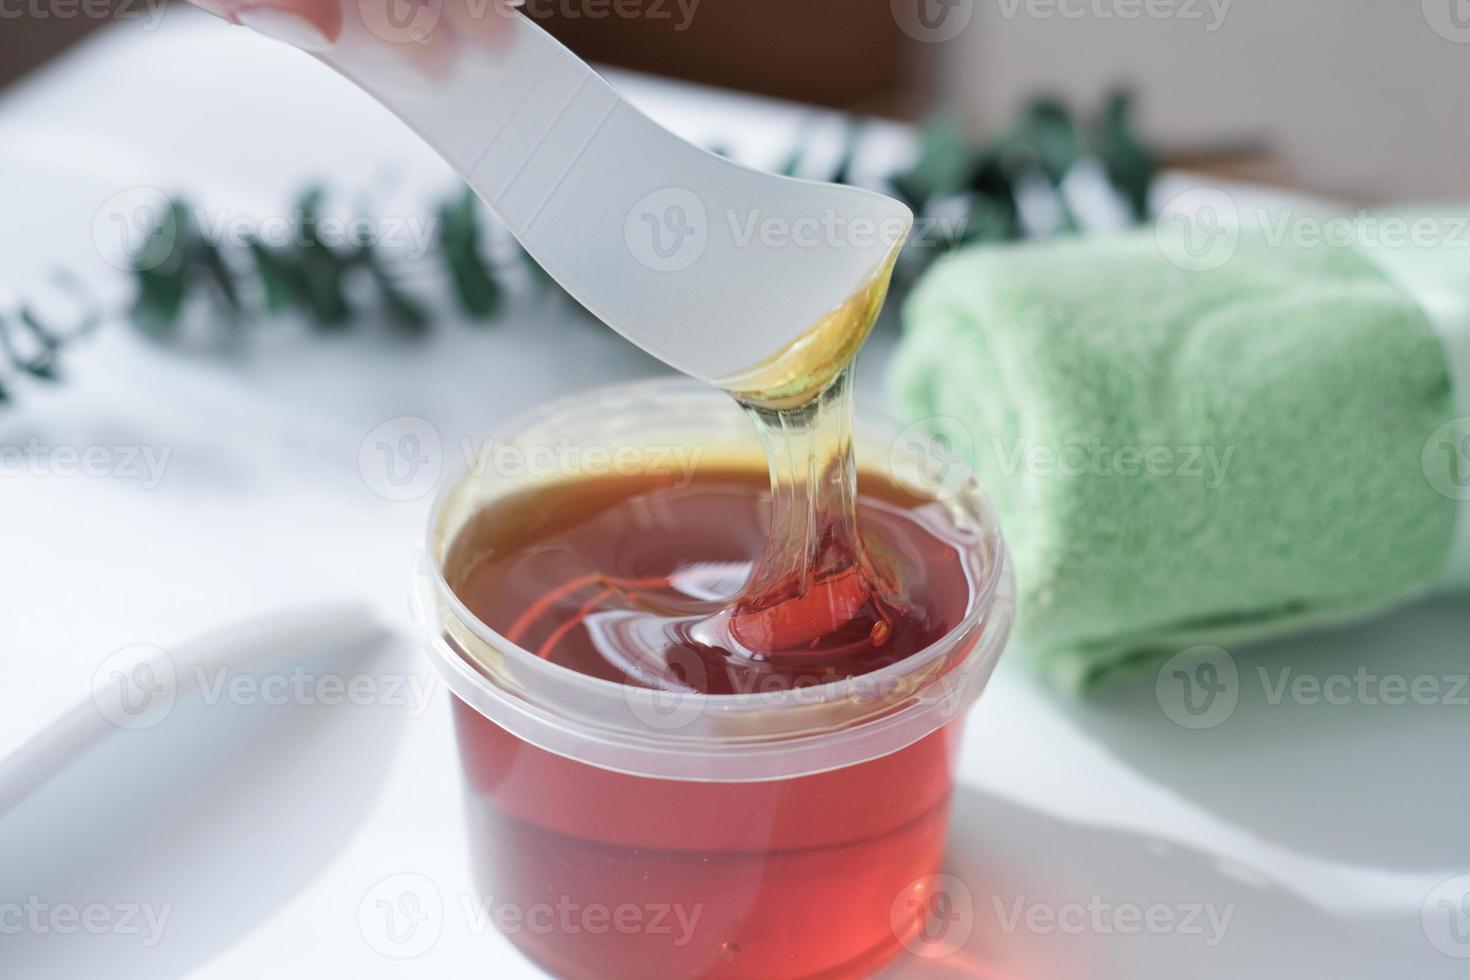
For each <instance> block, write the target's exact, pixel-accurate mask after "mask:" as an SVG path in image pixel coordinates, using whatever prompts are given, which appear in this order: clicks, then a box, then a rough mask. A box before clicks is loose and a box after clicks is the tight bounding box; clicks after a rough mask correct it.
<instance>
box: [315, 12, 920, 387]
mask: <svg viewBox="0 0 1470 980" xmlns="http://www.w3.org/2000/svg"><path fill="white" fill-rule="evenodd" d="M345 8H346V9H345V11H344V20H345V23H344V25H343V32H342V35H341V38H340V39H339V40H338V41H337V42H336V43H335V44H334V45H333V46H332V48H331V49H330V50H328V51H326V52H321V51H317V52H314V53H315V54H316V56H317V57H319V58H320V59H321V60H322V61H324V62H326V63H327V64H329V65H331V66H332V67H333V68H335V69H337V70H338V71H340V72H341V73H342V74H343V75H345V76H347V77H348V78H349V79H351V80H352V81H353V82H355V83H356V84H357V85H359V86H360V87H361V88H363V89H364V90H365V91H367V92H369V93H370V94H371V95H373V96H374V97H375V98H376V99H378V101H380V102H381V103H383V105H385V106H387V107H388V108H389V109H390V110H392V111H393V112H394V113H395V114H396V115H397V116H398V117H399V118H401V119H402V120H403V121H404V122H406V123H408V125H409V126H411V127H412V128H413V129H414V130H415V131H417V132H418V133H419V135H420V136H422V137H423V138H424V139H425V140H427V141H428V143H429V144H430V145H431V146H433V147H434V149H435V150H437V151H438V152H439V153H440V154H441V155H442V156H443V157H444V158H445V159H446V160H448V161H449V163H450V164H451V165H453V167H454V168H455V169H456V170H457V171H459V173H461V174H462V175H463V176H464V177H465V179H466V180H467V181H468V182H469V184H470V186H471V187H473V188H474V189H475V191H476V193H478V194H479V196H480V197H481V198H483V199H484V200H485V202H486V203H487V204H488V205H489V206H490V207H491V209H493V210H494V212H495V214H496V215H497V216H498V217H499V218H500V219H501V220H503V221H504V222H505V224H506V225H507V226H508V227H509V228H510V230H511V231H512V232H513V233H514V234H515V236H516V238H518V239H519V240H520V241H521V243H522V245H524V246H525V248H526V249H527V251H529V252H530V253H531V255H532V256H534V257H535V258H536V260H537V261H538V262H540V263H541V265H543V266H544V267H545V268H546V270H547V271H548V272H549V273H550V274H551V275H552V276H553V277H555V279H556V280H557V282H559V283H560V284H561V285H562V286H563V287H564V288H565V289H566V290H567V291H568V292H569V293H571V294H572V295H573V296H575V297H576V298H577V299H578V300H579V301H580V302H581V303H583V304H584V305H585V306H586V307H587V308H588V309H590V310H591V311H592V312H593V313H595V314H596V315H597V316H598V317H600V318H601V319H602V320H603V321H605V322H606V323H607V324H608V325H609V326H611V327H612V328H613V329H614V330H617V331H618V332H619V333H621V334H622V335H623V336H624V337H627V338H628V339H629V340H631V341H632V342H633V343H635V344H637V345H638V346H640V347H642V348H643V349H644V350H646V351H648V352H649V353H650V354H652V355H654V356H655V357H657V358H659V359H660V360H662V361H664V362H666V363H668V364H669V365H671V366H673V367H675V368H677V369H679V370H681V371H683V372H685V373H687V374H690V375H693V376H694V377H696V378H699V379H701V380H705V381H711V382H716V383H718V382H719V381H720V380H721V379H725V378H729V377H731V376H733V375H736V374H738V373H740V372H742V371H744V370H746V369H748V368H750V367H752V366H753V365H755V364H758V363H760V362H762V361H765V360H766V359H767V358H769V357H770V356H771V355H773V354H775V353H777V352H778V351H781V350H782V349H784V348H785V347H786V346H787V345H789V344H790V343H791V342H792V341H794V340H795V339H796V338H797V337H799V336H801V335H802V334H803V333H804V332H805V331H806V330H807V329H808V328H810V327H811V326H812V325H814V324H815V323H816V322H817V321H818V320H820V319H821V318H822V317H823V316H825V315H826V314H828V313H830V312H832V311H833V310H834V309H836V308H837V307H838V306H839V305H840V304H841V303H842V302H843V301H844V300H846V299H847V298H848V297H849V296H851V295H852V294H853V293H854V292H856V291H857V290H858V289H860V288H861V287H862V286H863V285H865V284H866V283H867V282H868V280H869V279H870V278H871V277H872V276H873V274H874V273H875V272H877V271H878V270H879V269H880V268H881V266H882V264H883V263H884V261H885V260H886V259H887V257H888V255H889V253H890V251H891V250H892V248H893V246H894V245H895V243H897V242H898V241H901V240H902V239H903V237H904V236H906V235H907V233H908V230H909V227H910V225H911V223H912V220H913V216H912V214H911V213H910V212H909V210H908V208H906V207H905V206H904V205H902V204H900V203H899V202H897V201H895V200H892V199H891V198H888V197H884V196H883V195H881V194H876V193H872V192H870V191H865V190H861V189H858V188H853V187H844V186H839V185H835V184H820V183H813V182H810V181H803V180H794V179H790V178H786V177H778V176H774V175H771V174H766V173H762V172H760V171H756V170H751V169H749V168H747V167H743V166H740V165H739V164H735V163H732V162H730V161H729V160H726V159H724V158H723V157H720V156H718V155H716V154H713V153H710V152H708V151H706V150H704V149H701V148H700V147H697V146H694V145H692V144H690V143H688V142H686V141H684V140H683V139H680V138H679V137H677V136H675V135H674V134H672V133H670V132H669V131H667V130H665V129H664V128H662V127H661V126H659V125H657V124H656V123H654V122H653V121H652V120H651V119H649V118H648V117H647V116H645V115H643V114H642V113H641V112H639V111H638V110H637V109H635V108H633V106H631V105H630V104H629V103H628V102H627V101H626V100H625V99H623V97H622V96H621V95H619V94H618V92H617V91H616V90H615V89H613V87H612V86H611V85H609V84H608V83H607V82H606V81H605V80H604V79H603V78H602V77H601V76H599V75H598V74H597V73H596V72H595V71H593V70H592V69H591V68H590V67H588V66H587V64H586V63H584V62H583V61H582V60H581V59H579V58H578V57H577V56H576V55H574V54H572V53H571V52H570V51H568V50H567V49H566V48H565V47H564V46H562V45H561V44H560V43H559V42H557V41H556V40H555V39H553V38H552V37H551V36H550V35H548V34H547V33H546V32H545V31H543V30H541V28H539V27H537V26H536V25H535V24H534V23H532V22H531V21H530V20H528V19H527V18H525V17H524V16H522V15H520V14H518V13H516V12H514V11H499V12H497V11H496V10H495V9H492V8H491V7H489V6H487V7H486V9H485V10H484V11H483V16H485V17H494V18H502V19H503V22H502V23H497V24H496V25H495V27H496V31H495V33H496V40H497V41H498V42H499V43H495V44H490V45H483V44H473V43H468V42H466V41H464V40H463V39H453V38H451V39H450V41H451V42H452V43H439V44H436V45H434V46H433V47H432V48H431V47H429V46H428V45H415V44H414V43H413V42H412V41H407V40H400V41H398V42H397V43H395V42H393V41H389V40H385V36H394V34H395V32H397V33H398V34H399V35H400V36H402V37H405V38H406V37H407V35H406V34H404V33H403V32H402V31H400V30H399V29H398V28H390V29H385V24H386V22H385V24H378V23H376V22H375V21H374V19H373V18H371V17H368V18H367V19H365V18H364V15H363V14H361V13H359V11H361V10H364V9H366V8H365V7H363V6H360V5H359V4H357V3H353V2H348V3H347V4H346V5H345ZM432 40H442V39H435V38H431V41H432Z"/></svg>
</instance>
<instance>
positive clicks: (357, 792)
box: [0, 633, 411, 980]
mask: <svg viewBox="0 0 1470 980" xmlns="http://www.w3.org/2000/svg"><path fill="white" fill-rule="evenodd" d="M401 647H402V644H400V643H395V642H392V641H391V639H390V637H389V636H388V635H387V634H386V633H383V634H379V637H378V639H377V640H376V641H375V642H374V645H373V646H372V647H371V648H370V649H367V650H364V649H362V648H361V647H360V646H359V647H357V648H352V649H346V648H344V649H338V650H331V651H326V652H324V653H323V654H322V655H320V656H318V657H315V658H312V659H310V660H309V661H307V662H305V663H302V664H300V665H299V666H301V667H302V668H303V670H304V671H305V672H306V673H307V676H308V677H313V678H320V677H325V676H340V677H343V678H350V677H358V676H362V675H370V676H376V677H394V676H399V675H401V674H403V673H404V672H406V671H408V670H409V669H411V668H410V666H409V660H410V658H409V656H408V654H407V653H406V652H405V651H404V650H403V649H402V648H401ZM292 666H296V665H292ZM274 669H275V670H276V673H277V675H279V674H280V673H283V672H284V671H282V670H281V669H280V668H274ZM290 669H291V668H290V667H288V668H286V670H290ZM250 674H251V671H249V670H248V669H241V670H236V671H231V672H230V675H229V681H230V682H232V683H233V682H235V681H236V680H237V679H238V678H240V677H242V676H244V675H250ZM287 676H289V674H288V675H287ZM257 679H258V678H257ZM206 683H210V684H213V685H214V686H213V687H212V688H207V689H203V690H197V691H191V692H190V694H189V696H183V695H181V696H180V698H179V700H178V702H177V703H176V704H175V705H174V706H173V708H172V710H171V711H170V712H169V714H168V715H167V717H166V718H164V719H163V720H162V721H161V722H160V723H158V724H157V725H155V726H154V727H152V728H146V729H140V730H126V731H124V730H120V731H119V732H118V733H116V734H114V735H112V736H111V737H109V738H108V739H107V740H106V741H104V742H103V743H101V744H99V745H97V746H96V747H95V748H93V749H92V750H91V751H90V752H89V753H88V754H86V755H85V756H83V757H82V758H80V759H78V760H77V761H76V762H75V763H73V764H71V765H70V766H68V767H67V768H66V769H64V770H63V771H62V772H61V773H59V774H58V775H57V776H55V777H54V778H53V779H51V781H49V782H47V783H46V784H44V785H43V786H42V787H40V788H39V789H38V790H36V791H35V792H34V793H33V794H32V795H31V796H30V797H28V798H26V799H24V800H22V801H21V802H20V803H19V804H17V805H16V807H15V808H14V809H13V810H11V811H9V812H8V813H6V814H5V815H4V817H3V819H0V975H4V976H14V977H30V978H37V980H40V978H43V977H101V976H106V977H109V978H113V980H126V978H133V977H137V978H145V977H146V978H149V980H160V978H168V977H177V976H183V975H186V974H189V973H192V972H193V971H194V970H196V969H198V968H199V967H201V966H202V965H203V964H205V963H206V962H208V961H209V960H210V959H211V958H212V957H213V956H215V955H216V954H217V953H219V952H220V951H221V950H223V949H225V948H227V947H228V946H229V945H231V944H232V943H233V942H235V941H236V940H238V939H239V938H240V937H242V936H244V935H246V934H248V933H249V932H251V931H252V930H254V929H255V928H256V927H257V926H258V925H259V924H260V923H261V922H263V921H265V920H266V919H267V918H268V917H270V916H271V915H273V914H274V913H276V912H277V911H278V910H279V909H280V908H281V907H282V906H284V905H286V904H287V903H288V902H289V901H290V899H291V898H292V897H293V896H295V895H296V894H297V893H299V892H300V891H301V890H302V889H303V888H305V887H306V886H307V885H308V884H309V883H310V882H311V881H312V880H313V879H314V878H315V877H316V876H317V875H318V874H319V873H320V872H321V871H322V870H323V869H324V868H326V867H327V866H329V865H330V864H331V863H332V862H333V860H335V858H336V856H337V855H338V853H339V852H340V851H341V850H342V849H343V848H344V847H345V845H346V844H347V843H348V842H349V841H350V840H351V839H352V836H353V830H354V828H355V827H356V826H357V825H358V824H359V823H360V822H361V821H362V819H363V818H364V817H365V816H366V815H367V814H368V812H369V811H370V809H371V807H372V804H373V801H374V800H375V798H376V797H377V795H378V792H379V789H380V787H381V785H382V783H383V779H384V776H385V774H386V773H387V771H388V762H389V760H390V759H391V757H392V754H393V749H394V746H395V745H396V744H397V743H398V741H399V737H400V734H401V732H402V730H403V722H404V721H405V720H406V719H407V712H406V710H405V709H404V708H403V707H401V706H399V705H397V704H388V703H383V704H377V703H367V702H363V701H361V700H359V702H357V703H343V701H342V700H341V699H340V697H339V695H337V694H333V693H331V691H330V690H329V689H326V688H314V687H313V688H310V689H308V690H310V691H313V692H320V693H310V694H308V695H306V696H295V695H286V696H285V698H284V700H283V699H282V697H281V695H280V693H279V691H276V690H275V689H270V690H268V689H267V688H265V687H262V688H260V689H259V690H260V691H261V692H263V694H264V695H268V700H267V698H266V697H261V698H258V699H257V698H256V697H255V695H253V694H251V695H249V696H248V697H247V696H245V695H230V694H228V693H227V691H228V688H225V687H220V686H219V679H218V678H211V679H210V680H209V681H207V682H206ZM293 689H295V688H293ZM209 690H212V691H213V694H212V695H211V694H208V693H207V692H208V691H209ZM240 690H242V691H247V692H248V690H249V689H248V687H246V688H241V689H240ZM384 700H385V701H386V700H388V699H384ZM89 908H91V909H94V911H90V912H89V911H88V910H89ZM96 909H100V910H101V911H95V910H96ZM89 915H90V916H94V917H95V918H93V919H92V920H91V922H90V923H89V922H88V919H87V916H89Z"/></svg>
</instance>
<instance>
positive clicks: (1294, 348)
mask: <svg viewBox="0 0 1470 980" xmlns="http://www.w3.org/2000/svg"><path fill="white" fill-rule="evenodd" d="M1161 227H1162V226H1161ZM1181 233H1182V232H1181ZM1165 234H1166V233H1165ZM1161 246H1162V247H1161ZM1170 247H1172V246H1171V244H1170V243H1169V242H1168V241H1167V239H1166V238H1165V239H1161V238H1160V234H1159V233H1156V232H1155V231H1153V230H1150V231H1148V232H1145V233H1138V234H1133V235H1128V236H1123V237H1114V238H1106V239H1086V240H1079V239H1074V240H1064V241H1060V242H1055V243H1045V244H1033V245H1022V246H1012V247H981V248H975V249H971V250H967V251H963V252H960V253H958V254H955V255H952V256H950V257H948V258H946V259H944V260H942V261H941V262H939V263H937V264H936V265H935V267H934V268H933V269H931V270H930V271H929V273H927V274H926V276H925V277H924V279H923V280H922V281H921V282H920V284H919V285H918V286H917V287H916V289H915V291H914V293H913V294H912V295H911V297H910V298H909V300H908V301H907V303H906V305H905V308H904V321H905V327H904V329H905V337H904V340H903V342H902V344H901V345H900V348H899V352H898V355H897V358H896V361H895V363H894V365H893V369H892V374H891V376H890V380H891V395H892V398H893V399H894V401H895V402H896V405H897V408H898V410H899V412H900V413H901V414H902V415H903V416H905V417H907V418H908V419H909V420H920V419H925V420H927V421H926V422H925V423H924V424H925V425H926V426H928V427H929V428H931V429H932V430H934V431H936V432H943V433H944V434H945V435H946V437H947V443H948V444H949V445H951V446H952V447H953V449H954V450H955V451H956V452H959V453H960V454H962V455H971V456H972V457H973V458H972V463H973V465H974V468H975V470H976V472H977V474H978V475H979V476H980V478H981V479H982V480H983V482H984V483H985V484H986V485H987V489H988V490H989V492H990V494H991V496H992V498H993V500H994V502H995V504H996V507H997V510H998V511H999V513H1000V517H1001V522H1002V527H1003V530H1004V533H1005V536H1006V540H1007V542H1008V544H1009V546H1010V548H1011V551H1012V553H1013V555H1014V557H1015V564H1016V570H1017V576H1018V585H1019V592H1018V615H1017V633H1016V645H1017V647H1018V649H1019V651H1020V652H1021V653H1022V655H1023V656H1028V657H1030V658H1033V659H1035V660H1036V661H1037V662H1038V663H1039V664H1040V665H1041V666H1042V667H1043V669H1044V670H1045V671H1047V672H1048V673H1049V674H1050V675H1051V676H1052V677H1053V678H1054V679H1055V680H1056V681H1057V682H1058V683H1060V684H1061V685H1063V686H1065V687H1070V688H1073V689H1080V688H1085V687H1087V686H1089V685H1091V684H1093V683H1095V682H1097V681H1098V680H1099V679H1101V678H1103V677H1106V676H1109V675H1112V674H1115V673H1118V672H1120V671H1123V670H1125V669H1128V668H1135V669H1137V668H1141V667H1143V666H1148V665H1153V666H1157V663H1156V661H1157V660H1159V659H1162V658H1164V657H1167V656H1169V655H1172V654H1174V653H1178V652H1180V651H1181V650H1184V649H1187V648H1189V647H1192V646H1196V645H1219V646H1226V647H1229V646H1231V645H1234V644H1239V643H1242V642H1246V641H1249V640H1253V639H1258V638H1264V637H1268V636H1271V635H1276V634H1281V633H1285V632H1288V631H1290V630H1295V629H1299V628H1302V627H1305V626H1310V625H1315V624H1324V623H1330V622H1339V621H1343V620H1346V619H1350V618H1354V617H1358V616H1361V615H1364V614H1369V613H1373V612H1376V611H1380V610H1383V609H1385V608H1387V607H1390V606H1392V605H1394V604H1395V603H1400V602H1402V601H1404V600H1405V599H1407V598H1409V597H1412V596H1415V595H1417V594H1420V593H1422V592H1424V591H1426V590H1429V589H1431V588H1434V587H1436V586H1437V585H1439V584H1441V582H1442V580H1443V578H1444V575H1445V568H1446V560H1447V551H1448V549H1449V543H1450V541H1451V539H1452V538H1453V536H1454V532H1455V526H1456V521H1457V516H1458V507H1459V506H1460V502H1459V501H1458V500H1457V499H1454V498H1453V496H1451V495H1450V493H1448V492H1446V491H1445V490H1444V489H1436V485H1438V486H1439V487H1441V488H1443V487H1445V486H1446V485H1447V481H1449V480H1450V479H1451V478H1452V477H1453V476H1454V475H1455V474H1456V473H1458V472H1459V471H1455V472H1454V473H1452V472H1451V469H1452V467H1453V466H1455V465H1456V464H1455V461H1454V460H1452V459H1451V458H1450V456H1449V455H1448V454H1446V455H1445V457H1444V466H1445V470H1444V472H1443V473H1438V472H1430V470H1431V469H1432V467H1433V466H1435V465H1437V464H1436V463H1433V460H1434V459H1436V458H1437V457H1436V456H1435V455H1434V454H1433V453H1430V452H1428V451H1427V450H1426V445H1427V443H1426V440H1431V439H1432V438H1433V434H1434V433H1435V432H1436V431H1437V430H1439V431H1441V432H1442V431H1443V429H1442V427H1443V426H1445V425H1446V423H1447V422H1448V421H1449V420H1452V419H1454V418H1455V416H1456V414H1457V413H1456V410H1455V404H1456V394H1455V392H1454V391H1453V385H1452V383H1451V371H1450V365H1449V363H1448V361H1447V357H1446V349H1445V346H1444V344H1443V343H1442V342H1441V340H1440V337H1439V336H1438V335H1437V333H1436V332H1435V330H1434V329H1432V327H1431V323H1430V321H1429V319H1428V318H1427V317H1426V314H1425V313H1424V312H1423V310H1422V309H1421V307H1420V305H1419V303H1418V302H1416V300H1415V299H1414V298H1411V296H1410V294H1409V293H1408V292H1406V291H1405V290H1404V289H1402V288H1400V286H1398V285H1397V284H1396V281H1397V280H1393V279H1390V278H1389V276H1388V274H1386V273H1385V272H1382V271H1380V266H1379V265H1378V264H1377V263H1376V262H1374V261H1371V260H1369V259H1368V258H1366V257H1364V255H1363V254H1361V253H1360V252H1358V251H1355V250H1353V249H1350V248H1345V247H1332V246H1319V247H1305V246H1302V245H1294V244H1292V243H1291V242H1290V241H1281V240H1279V239H1278V240H1275V241H1273V240H1271V239H1270V237H1269V236H1266V235H1263V234H1261V233H1260V232H1254V233H1252V232H1250V231H1243V232H1242V235H1241V239H1240V243H1239V246H1238V249H1237V250H1236V252H1235V253H1234V255H1233V256H1232V257H1231V258H1230V260H1229V261H1228V262H1226V263H1225V264H1224V265H1223V266H1222V267H1220V268H1218V269H1213V270H1211V271H1189V270H1188V269H1186V268H1181V267H1180V266H1181V265H1182V264H1187V263H1178V264H1176V263H1175V262H1171V261H1170V260H1169V259H1167V258H1166V257H1165V252H1166V251H1168V250H1169V248H1170ZM1171 254H1173V253H1171ZM1466 270H1467V271H1466V278H1467V281H1470V259H1467V262H1466ZM957 432H958V435H957V434H956V433H957ZM964 443H968V445H964ZM1461 451H1463V450H1461Z"/></svg>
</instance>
